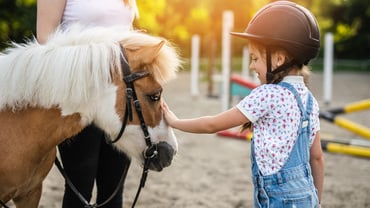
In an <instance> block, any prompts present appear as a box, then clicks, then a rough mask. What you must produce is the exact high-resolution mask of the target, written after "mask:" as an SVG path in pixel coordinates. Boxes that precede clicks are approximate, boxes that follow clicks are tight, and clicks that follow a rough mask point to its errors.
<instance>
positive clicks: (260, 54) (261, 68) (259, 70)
mask: <svg viewBox="0 0 370 208" xmlns="http://www.w3.org/2000/svg"><path fill="white" fill-rule="evenodd" d="M249 55H250V64H249V68H250V69H251V70H254V71H255V72H256V74H257V77H258V79H259V80H260V83H261V84H266V83H267V80H266V73H267V64H266V52H265V50H264V49H263V47H261V46H260V45H257V44H251V43H250V44H249ZM285 60H286V53H285V52H284V51H283V50H273V51H272V52H271V67H272V71H274V69H276V68H277V67H279V66H280V65H281V64H283V63H284V62H285Z"/></svg>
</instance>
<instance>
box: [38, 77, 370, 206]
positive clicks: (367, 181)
mask: <svg viewBox="0 0 370 208" xmlns="http://www.w3.org/2000/svg"><path fill="white" fill-rule="evenodd" d="M369 81H370V73H357V74H353V73H336V74H335V76H334V79H333V84H334V87H333V99H332V102H331V104H330V105H329V106H326V105H324V103H323V102H322V85H323V80H322V74H321V73H317V74H313V76H312V79H311V89H312V92H313V93H314V95H315V96H316V98H317V99H318V100H319V103H320V105H321V109H322V110H324V109H328V108H334V107H342V106H344V105H346V104H348V103H352V102H356V101H359V100H363V99H369V98H370V82H369ZM200 89H201V90H200V92H201V95H200V96H198V97H191V96H190V77H189V73H187V72H181V73H179V77H178V79H177V80H175V81H172V82H170V83H169V84H168V85H166V87H165V92H164V94H165V98H166V101H167V103H168V104H169V106H170V107H171V108H172V110H173V111H174V112H176V113H177V115H178V116H179V117H181V118H189V117H193V116H199V115H211V114H215V113H218V112H220V110H221V102H220V100H219V99H214V98H213V99H210V98H207V96H206V94H207V92H206V83H205V82H201V85H200ZM179 92H181V93H179ZM343 117H344V118H347V119H350V120H352V121H354V122H356V123H360V124H362V125H365V126H367V127H369V126H370V125H369V123H370V110H368V111H363V112H359V113H351V114H347V115H343ZM321 129H322V131H321V132H322V135H323V137H339V138H359V139H363V138H360V137H359V136H357V135H355V134H353V133H351V132H349V131H347V130H344V129H342V128H339V127H337V126H336V125H333V124H332V123H329V122H327V121H324V120H322V122H321ZM175 133H176V135H177V137H178V141H179V152H178V154H177V156H176V158H175V160H174V161H173V164H172V165H171V166H170V167H168V168H166V169H165V170H163V171H162V172H159V173H158V172H150V173H149V176H148V180H147V183H146V186H145V188H144V189H143V190H142V192H141V195H140V198H139V201H138V203H137V206H136V207H153V208H172V207H176V208H183V207H184V208H198V207H199V208H208V207H209V208H246V207H252V206H253V197H252V193H253V185H252V182H251V179H250V175H251V173H250V161H249V153H250V143H249V142H247V141H243V140H238V139H230V138H224V137H218V136H217V135H197V134H188V133H183V132H180V131H176V132H175ZM363 140H366V139H363ZM325 160H326V163H325V169H326V172H325V190H324V195H323V204H322V205H323V206H322V207H323V208H341V207H351V208H364V207H370V160H369V159H367V158H361V157H355V156H352V155H344V154H334V153H328V152H325ZM141 171H142V170H141V168H140V167H139V166H138V165H137V164H135V163H132V166H131V168H130V170H129V173H128V178H127V180H126V184H125V193H124V200H125V205H124V207H131V204H132V201H133V199H134V196H135V193H136V190H137V186H138V184H139V180H140V176H141ZM63 187H64V186H63V179H62V177H61V175H60V173H59V172H58V171H57V169H56V168H55V167H53V169H52V171H51V172H50V174H49V175H48V177H47V178H46V180H45V182H44V190H43V195H42V198H41V203H40V207H43V208H56V207H61V198H62V195H63V189H64V188H63Z"/></svg>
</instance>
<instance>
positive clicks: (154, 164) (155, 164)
mask: <svg viewBox="0 0 370 208" xmlns="http://www.w3.org/2000/svg"><path fill="white" fill-rule="evenodd" d="M157 151H158V155H157V156H156V157H154V158H152V159H151V161H150V164H149V169H150V170H155V171H162V170H163V168H165V167H168V166H170V165H171V162H172V159H173V156H174V155H175V150H174V149H173V148H172V146H171V145H170V144H168V143H167V142H159V143H158V144H157Z"/></svg>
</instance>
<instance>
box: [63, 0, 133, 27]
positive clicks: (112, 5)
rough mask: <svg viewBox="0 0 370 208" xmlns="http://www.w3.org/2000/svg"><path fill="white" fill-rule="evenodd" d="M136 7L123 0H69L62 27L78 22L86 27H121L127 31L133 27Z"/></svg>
mask: <svg viewBox="0 0 370 208" xmlns="http://www.w3.org/2000/svg"><path fill="white" fill-rule="evenodd" d="M134 18H135V8H130V6H129V5H125V3H124V1H123V0H67V2H66V6H65V10H64V14H63V17H62V27H63V28H69V26H70V25H72V24H75V23H78V24H80V25H83V26H86V27H96V26H102V27H119V28H121V29H123V30H125V31H127V30H130V29H131V28H132V22H133V21H134Z"/></svg>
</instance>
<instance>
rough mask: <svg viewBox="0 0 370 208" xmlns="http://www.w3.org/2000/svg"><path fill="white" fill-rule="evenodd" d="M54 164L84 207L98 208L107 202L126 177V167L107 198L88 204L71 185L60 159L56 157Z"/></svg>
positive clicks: (114, 194) (115, 193)
mask: <svg viewBox="0 0 370 208" xmlns="http://www.w3.org/2000/svg"><path fill="white" fill-rule="evenodd" d="M54 163H55V165H56V166H57V168H58V170H59V172H60V173H61V174H62V175H63V177H64V179H65V180H66V183H67V184H68V186H69V187H70V188H71V190H72V191H73V193H75V194H76V196H77V197H78V199H79V200H80V201H81V202H82V203H83V204H84V208H98V207H103V206H104V205H106V204H108V203H109V202H110V201H111V200H112V199H113V197H115V196H116V195H117V193H118V191H119V189H120V188H121V187H122V185H123V181H124V180H125V178H126V175H127V171H128V169H126V170H124V171H123V173H122V176H121V178H120V180H119V182H118V186H117V187H116V189H115V190H114V191H113V193H112V194H111V195H110V196H109V197H108V199H106V200H105V201H104V202H103V203H101V204H96V203H95V204H90V203H89V202H88V201H87V200H86V199H85V198H84V197H83V196H82V194H81V193H80V192H79V191H78V190H77V188H76V187H75V186H74V185H73V183H72V181H71V179H70V178H69V177H68V175H67V172H66V171H65V170H64V168H63V167H62V165H61V163H60V161H59V159H58V158H56V159H55V162H54Z"/></svg>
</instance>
